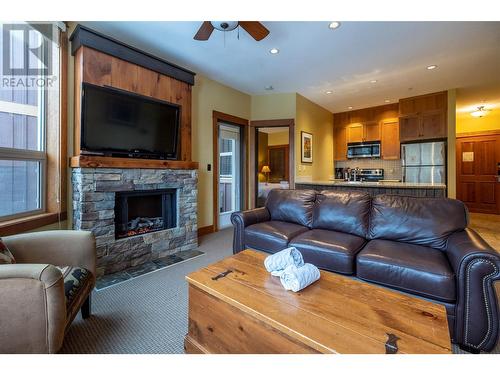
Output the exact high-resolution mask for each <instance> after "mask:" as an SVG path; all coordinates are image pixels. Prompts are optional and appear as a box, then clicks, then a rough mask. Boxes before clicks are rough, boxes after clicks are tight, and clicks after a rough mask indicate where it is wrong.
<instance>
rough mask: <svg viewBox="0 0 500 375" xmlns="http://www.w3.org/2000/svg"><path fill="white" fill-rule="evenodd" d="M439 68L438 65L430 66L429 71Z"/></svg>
mask: <svg viewBox="0 0 500 375" xmlns="http://www.w3.org/2000/svg"><path fill="white" fill-rule="evenodd" d="M437 67H438V66H437V65H429V66H428V67H427V70H432V69H436V68H437Z"/></svg>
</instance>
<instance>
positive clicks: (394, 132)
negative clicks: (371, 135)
mask: <svg viewBox="0 0 500 375" xmlns="http://www.w3.org/2000/svg"><path fill="white" fill-rule="evenodd" d="M380 130H381V139H380V142H381V146H382V155H381V156H382V159H385V160H395V159H400V158H401V156H400V153H401V152H400V150H401V147H400V142H399V121H398V119H397V118H396V119H387V120H383V121H382V122H381V125H380Z"/></svg>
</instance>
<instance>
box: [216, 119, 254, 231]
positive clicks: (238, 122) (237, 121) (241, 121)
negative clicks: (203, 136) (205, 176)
mask: <svg viewBox="0 0 500 375" xmlns="http://www.w3.org/2000/svg"><path fill="white" fill-rule="evenodd" d="M219 122H227V123H228V124H233V125H239V126H241V127H243V132H242V133H243V134H244V136H245V155H244V157H245V162H244V165H245V172H244V176H243V177H244V178H243V180H244V181H243V183H242V185H243V194H244V197H245V201H244V206H245V207H243V208H247V207H248V173H249V169H248V156H249V149H248V138H249V137H248V136H249V132H248V131H247V130H246V129H248V127H249V121H248V120H247V119H244V118H242V117H238V116H233V115H230V114H227V113H223V112H219V111H213V112H212V149H213V176H212V183H213V186H212V198H213V231H214V232H217V231H218V230H219V142H218V140H219V128H218V124H219Z"/></svg>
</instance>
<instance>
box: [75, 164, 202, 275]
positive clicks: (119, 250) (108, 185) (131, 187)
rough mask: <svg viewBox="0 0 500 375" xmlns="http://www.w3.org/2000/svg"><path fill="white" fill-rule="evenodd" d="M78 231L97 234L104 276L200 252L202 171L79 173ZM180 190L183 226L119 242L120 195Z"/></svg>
mask: <svg viewBox="0 0 500 375" xmlns="http://www.w3.org/2000/svg"><path fill="white" fill-rule="evenodd" d="M71 180H72V184H73V229H77V230H90V231H92V233H93V234H94V235H95V238H96V247H97V274H98V276H101V275H104V274H108V273H113V272H118V271H121V270H123V269H126V268H129V267H133V266H136V265H139V264H142V263H145V262H148V261H151V260H154V259H157V258H161V257H164V256H166V255H171V254H174V253H176V252H179V251H185V250H192V249H195V248H197V247H198V236H197V231H198V226H197V195H198V190H197V182H198V171H197V170H196V169H193V170H182V169H122V168H73V169H72V176H71ZM160 189H176V190H177V205H176V206H177V226H176V227H175V228H171V229H165V230H162V231H156V232H151V233H146V234H142V235H137V236H133V237H127V238H122V239H115V210H114V205H115V193H116V192H123V191H135V190H160Z"/></svg>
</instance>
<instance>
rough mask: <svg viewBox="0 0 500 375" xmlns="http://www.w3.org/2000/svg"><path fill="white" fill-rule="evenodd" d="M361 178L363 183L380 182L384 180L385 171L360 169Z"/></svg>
mask: <svg viewBox="0 0 500 375" xmlns="http://www.w3.org/2000/svg"><path fill="white" fill-rule="evenodd" d="M359 178H360V179H361V181H371V182H376V181H380V180H383V179H384V170H383V169H382V168H373V169H372V168H368V169H360V171H359Z"/></svg>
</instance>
